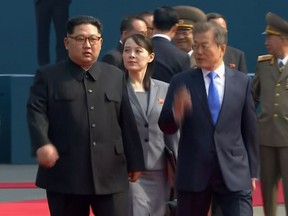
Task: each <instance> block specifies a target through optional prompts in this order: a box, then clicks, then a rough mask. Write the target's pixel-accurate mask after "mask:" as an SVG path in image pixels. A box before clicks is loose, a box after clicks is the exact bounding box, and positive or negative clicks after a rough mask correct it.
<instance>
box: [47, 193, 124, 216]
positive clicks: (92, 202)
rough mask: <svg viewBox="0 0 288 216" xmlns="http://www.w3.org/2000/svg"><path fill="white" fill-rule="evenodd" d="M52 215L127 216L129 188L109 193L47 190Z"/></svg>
mask: <svg viewBox="0 0 288 216" xmlns="http://www.w3.org/2000/svg"><path fill="white" fill-rule="evenodd" d="M46 194H47V199H48V205H49V210H50V215H51V216H89V212H90V207H91V209H92V211H93V214H94V215H97V216H127V215H128V190H127V191H125V192H121V193H116V194H109V195H74V194H62V193H56V192H51V191H46Z"/></svg>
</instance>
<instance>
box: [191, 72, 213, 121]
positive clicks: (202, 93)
mask: <svg viewBox="0 0 288 216" xmlns="http://www.w3.org/2000/svg"><path fill="white" fill-rule="evenodd" d="M192 78H193V90H194V92H196V95H193V96H192V106H193V97H197V99H198V101H199V102H200V105H201V106H202V108H203V110H204V112H207V113H209V115H210V116H211V113H210V109H209V105H208V99H207V93H206V88H205V82H204V79H203V73H202V70H201V69H200V68H197V69H196V71H195V73H193V76H192ZM211 123H213V120H212V116H211Z"/></svg>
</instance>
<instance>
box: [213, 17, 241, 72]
mask: <svg viewBox="0 0 288 216" xmlns="http://www.w3.org/2000/svg"><path fill="white" fill-rule="evenodd" d="M207 20H208V21H211V22H215V23H217V24H218V25H220V26H221V27H222V28H224V29H226V30H227V21H226V18H225V17H224V16H223V15H221V14H219V13H209V14H207ZM223 60H224V63H225V65H226V66H227V67H230V68H231V69H235V70H238V71H241V72H244V73H247V65H246V59H245V54H244V52H243V51H241V50H239V49H236V48H234V47H232V46H227V48H226V51H225V55H224V59H223Z"/></svg>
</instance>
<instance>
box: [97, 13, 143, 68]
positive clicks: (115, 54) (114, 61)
mask: <svg viewBox="0 0 288 216" xmlns="http://www.w3.org/2000/svg"><path fill="white" fill-rule="evenodd" d="M136 33H139V34H143V35H147V25H146V22H145V20H144V19H143V18H141V17H140V16H127V17H124V18H123V19H122V21H121V24H120V34H121V36H120V41H119V43H118V45H117V47H116V48H115V49H112V50H110V51H108V52H107V53H106V54H104V56H103V57H102V62H106V63H108V64H111V65H114V66H116V67H118V68H120V69H121V70H125V67H124V64H123V60H122V53H123V50H122V49H123V41H124V40H125V38H127V37H128V36H130V35H132V34H136Z"/></svg>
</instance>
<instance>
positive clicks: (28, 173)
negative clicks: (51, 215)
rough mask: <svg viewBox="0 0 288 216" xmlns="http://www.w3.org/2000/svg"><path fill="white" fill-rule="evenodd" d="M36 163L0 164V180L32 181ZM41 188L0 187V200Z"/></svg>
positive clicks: (25, 196)
mask: <svg viewBox="0 0 288 216" xmlns="http://www.w3.org/2000/svg"><path fill="white" fill-rule="evenodd" d="M36 171H37V166H36V165H5V164H0V182H34V180H35V176H36ZM43 198H45V191H44V190H42V189H0V202H9V201H19V200H31V199H43ZM285 215H286V214H285V209H284V207H283V205H279V207H278V210H277V216H285ZM254 216H264V213H263V209H262V207H256V208H254Z"/></svg>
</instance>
